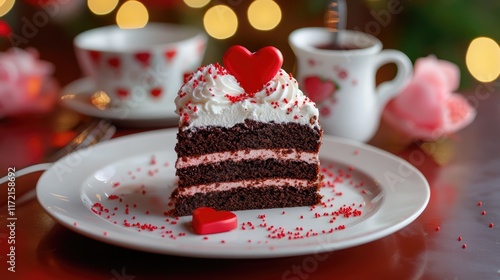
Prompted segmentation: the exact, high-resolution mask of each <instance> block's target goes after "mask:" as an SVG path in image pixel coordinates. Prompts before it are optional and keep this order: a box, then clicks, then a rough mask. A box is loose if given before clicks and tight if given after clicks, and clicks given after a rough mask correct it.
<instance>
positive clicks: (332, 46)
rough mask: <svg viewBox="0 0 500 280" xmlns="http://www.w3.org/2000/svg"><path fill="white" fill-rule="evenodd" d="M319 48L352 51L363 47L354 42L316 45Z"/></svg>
mask: <svg viewBox="0 0 500 280" xmlns="http://www.w3.org/2000/svg"><path fill="white" fill-rule="evenodd" d="M316 48H317V49H320V50H329V51H351V50H359V49H362V48H360V47H358V46H355V45H352V44H345V45H338V44H334V43H327V44H324V45H319V46H316Z"/></svg>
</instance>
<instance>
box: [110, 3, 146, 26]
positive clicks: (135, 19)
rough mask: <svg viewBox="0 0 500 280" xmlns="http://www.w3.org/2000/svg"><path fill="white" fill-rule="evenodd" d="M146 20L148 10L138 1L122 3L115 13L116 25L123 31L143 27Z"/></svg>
mask: <svg viewBox="0 0 500 280" xmlns="http://www.w3.org/2000/svg"><path fill="white" fill-rule="evenodd" d="M148 20H149V14H148V10H147V9H146V7H145V6H144V5H143V4H142V3H141V2H139V1H134V0H129V1H127V2H125V3H123V5H121V7H120V8H119V9H118V12H117V13H116V24H118V26H119V27H120V28H123V29H132V28H141V27H144V26H146V24H147V23H148Z"/></svg>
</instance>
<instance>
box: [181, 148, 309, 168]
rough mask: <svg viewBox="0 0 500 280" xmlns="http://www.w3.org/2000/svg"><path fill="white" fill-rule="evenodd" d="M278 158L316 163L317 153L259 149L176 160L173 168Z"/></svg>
mask: <svg viewBox="0 0 500 280" xmlns="http://www.w3.org/2000/svg"><path fill="white" fill-rule="evenodd" d="M270 158H279V159H281V160H296V161H305V162H307V163H318V162H319V157H318V154H317V153H309V152H298V151H296V150H293V149H260V150H242V151H236V152H222V153H213V154H207V155H202V156H194V157H182V158H179V159H178V160H177V162H176V163H175V167H176V168H178V169H180V168H185V167H190V166H196V165H199V164H202V163H204V164H209V163H217V162H221V161H226V160H232V161H241V160H248V159H264V160H265V159H270Z"/></svg>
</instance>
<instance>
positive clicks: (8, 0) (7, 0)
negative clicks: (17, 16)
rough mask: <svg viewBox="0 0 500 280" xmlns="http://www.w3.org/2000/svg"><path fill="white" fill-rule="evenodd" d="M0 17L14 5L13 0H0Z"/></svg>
mask: <svg viewBox="0 0 500 280" xmlns="http://www.w3.org/2000/svg"><path fill="white" fill-rule="evenodd" d="M0 2H1V3H0V17H3V16H4V15H6V14H7V13H8V12H9V11H10V10H11V9H12V7H13V6H14V3H15V2H16V1H15V0H0Z"/></svg>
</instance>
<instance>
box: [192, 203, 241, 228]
mask: <svg viewBox="0 0 500 280" xmlns="http://www.w3.org/2000/svg"><path fill="white" fill-rule="evenodd" d="M192 223H193V229H194V232H195V233H197V234H211V233H218V232H226V231H230V230H233V229H235V228H236V227H237V226H238V218H237V217H236V215H235V214H234V213H232V212H229V211H216V210H215V209H213V208H210V207H200V208H196V210H194V211H193V220H192Z"/></svg>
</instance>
